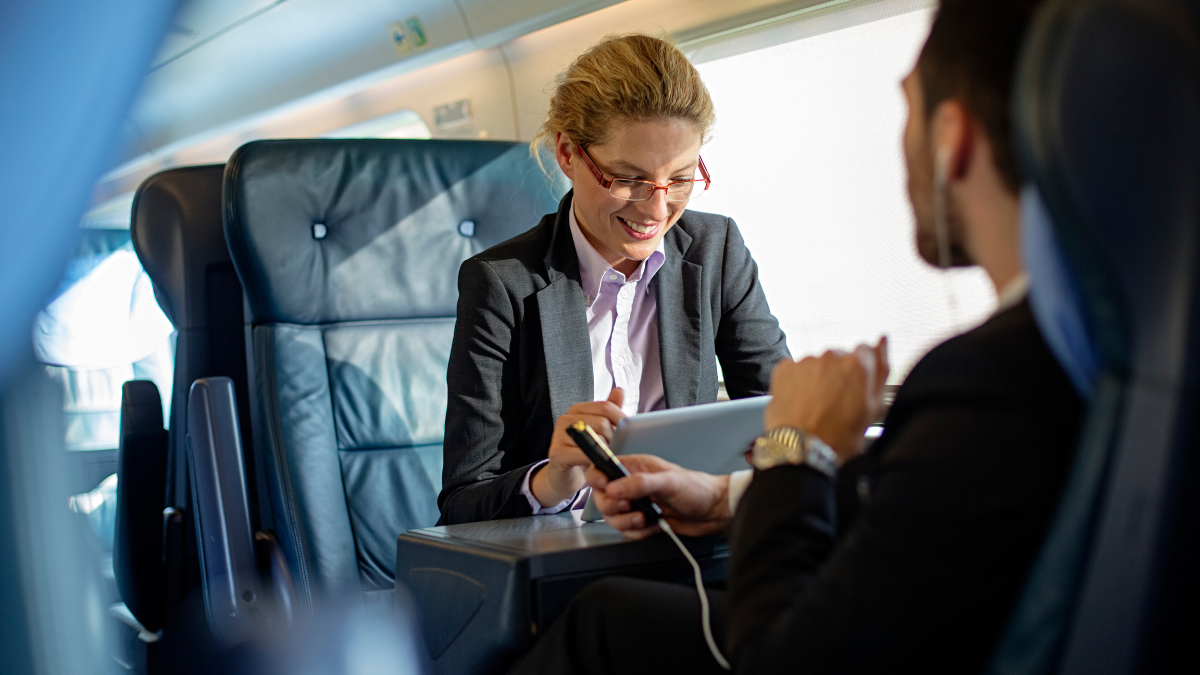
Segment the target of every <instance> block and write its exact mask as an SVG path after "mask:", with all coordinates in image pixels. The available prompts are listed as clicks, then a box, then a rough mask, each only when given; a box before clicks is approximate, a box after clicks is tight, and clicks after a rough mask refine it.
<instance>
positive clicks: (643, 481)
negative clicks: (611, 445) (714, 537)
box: [587, 455, 730, 539]
mask: <svg viewBox="0 0 1200 675" xmlns="http://www.w3.org/2000/svg"><path fill="white" fill-rule="evenodd" d="M621 463H622V464H624V465H625V468H627V469H629V473H630V475H629V476H628V477H627V478H620V479H617V480H614V481H609V480H608V478H607V477H605V475H604V474H603V473H601V472H600V470H599V469H596V468H592V469H591V470H590V471H588V474H587V482H588V485H590V486H592V498H593V499H595V500H596V508H598V509H599V510H600V513H602V514H604V522H606V523H608V524H609V525H610V526H611V527H612V528H613V529H616V530H620V531H621V532H623V533H624V534H625V536H627V537H629V538H631V539H640V538H642V537H645V536H646V535H649V534H653V533H654V532H657V531H658V530H659V527H658V526H657V525H654V526H652V527H646V516H645V515H644V514H642V512H641V511H631V510H630V508H631V507H630V502H632V501H633V500H635V499H638V498H640V497H650V498H651V499H653V500H654V502H655V503H657V504H658V506H659V508H661V509H662V511H663V516H664V517H665V518H666V519H667V522H669V523H671V528H672V529H673V530H675V531H676V532H678V533H679V534H686V535H688V536H692V537H699V536H704V535H708V534H716V533H717V532H720V531H721V529H722V528H723V527H725V524H726V523H727V522H729V518H730V514H729V476H713V475H711V474H707V473H704V472H701V471H689V470H687V469H685V468H683V467H681V466H679V465H678V464H672V463H671V462H668V461H667V460H665V459H662V458H659V457H655V456H654V455H622V456H621Z"/></svg>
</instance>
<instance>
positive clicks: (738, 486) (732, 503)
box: [525, 469, 754, 517]
mask: <svg viewBox="0 0 1200 675" xmlns="http://www.w3.org/2000/svg"><path fill="white" fill-rule="evenodd" d="M525 480H526V481H528V480H529V479H528V478H526V479H525ZM752 480H754V469H742V470H741V471H734V472H733V473H731V474H729V515H730V516H731V517H732V516H733V514H735V513H737V507H738V502H740V501H742V495H744V494H746V488H748V487H750V481H752ZM534 501H535V502H536V501H537V500H534Z"/></svg>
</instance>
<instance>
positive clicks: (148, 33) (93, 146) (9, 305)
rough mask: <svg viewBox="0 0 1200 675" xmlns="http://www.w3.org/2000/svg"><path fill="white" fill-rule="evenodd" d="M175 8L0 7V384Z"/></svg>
mask: <svg viewBox="0 0 1200 675" xmlns="http://www.w3.org/2000/svg"><path fill="white" fill-rule="evenodd" d="M175 6H176V3H174V2H170V1H165V2H152V1H150V0H117V1H114V2H105V3H88V2H82V3H81V2H64V1H63V0H54V1H46V2H5V3H0V95H2V96H3V100H4V101H5V106H4V108H3V109H2V112H0V156H2V157H4V160H5V161H4V165H3V166H2V167H0V204H3V205H4V220H3V222H0V241H3V242H4V248H3V250H2V251H0V288H3V289H4V294H3V296H0V316H3V317H4V321H3V322H0V378H2V377H3V373H4V372H5V371H6V365H7V363H8V362H9V360H10V358H11V357H12V356H14V355H16V354H25V353H27V352H28V344H29V332H30V324H31V322H32V320H33V316H34V313H35V312H36V311H37V310H38V309H40V307H41V306H42V305H43V304H44V303H45V301H46V298H47V296H48V295H49V294H50V293H51V292H53V290H54V287H55V284H56V283H57V282H58V280H59V276H60V275H61V274H62V271H63V265H64V264H65V263H66V261H67V255H68V253H69V251H70V247H71V243H72V242H73V241H75V240H76V238H77V237H78V234H79V229H78V225H79V219H80V216H82V214H83V211H84V209H85V208H86V206H87V203H88V200H89V198H90V196H91V192H90V191H91V188H92V185H93V184H94V182H95V180H96V179H97V178H98V177H99V176H100V174H101V173H102V172H103V171H104V170H106V169H107V168H109V163H110V162H111V160H112V153H113V150H114V149H115V148H114V147H113V146H114V140H115V139H116V138H117V137H118V136H119V134H118V133H117V129H118V126H119V125H120V122H121V119H122V116H123V115H124V114H125V111H126V110H127V109H128V107H129V103H130V101H132V99H133V96H134V94H135V93H136V91H137V88H138V85H139V84H140V83H141V79H142V75H143V73H145V69H146V66H147V64H148V63H149V61H150V58H151V57H152V56H153V54H154V51H155V50H156V49H157V47H158V43H159V38H160V37H161V36H162V34H163V31H164V30H165V29H166V27H167V24H168V22H169V21H170V19H171V17H172V16H173V15H174V10H175Z"/></svg>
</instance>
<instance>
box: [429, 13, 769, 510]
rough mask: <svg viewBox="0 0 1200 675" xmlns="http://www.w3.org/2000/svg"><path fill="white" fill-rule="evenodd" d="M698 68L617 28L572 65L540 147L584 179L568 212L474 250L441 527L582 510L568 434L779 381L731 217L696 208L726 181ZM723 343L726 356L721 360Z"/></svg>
mask: <svg viewBox="0 0 1200 675" xmlns="http://www.w3.org/2000/svg"><path fill="white" fill-rule="evenodd" d="M712 124H713V110H712V100H711V99H710V98H709V95H708V91H707V90H706V89H705V87H704V83H703V82H701V81H700V75H699V73H697V72H696V69H695V68H693V67H692V65H691V63H689V62H688V60H687V58H686V57H685V56H684V55H683V54H682V53H681V52H680V51H679V50H678V49H677V48H676V47H675V46H674V45H673V44H671V43H669V42H667V41H665V40H661V39H658V38H653V37H649V36H645V35H628V36H622V37H610V38H607V39H605V40H603V41H602V42H600V43H599V44H598V45H596V46H594V47H592V48H591V49H590V50H588V51H587V52H586V53H585V54H583V55H582V56H580V57H579V58H578V59H577V60H576V61H575V62H574V63H573V64H571V67H570V68H569V69H568V70H567V72H566V73H565V74H564V75H562V76H561V77H560V79H559V82H558V86H557V89H556V91H555V93H554V96H553V97H552V99H551V102H550V113H549V115H548V117H547V119H546V122H545V124H544V125H543V126H542V129H541V131H540V133H539V134H538V136H537V138H535V139H534V142H533V149H534V151H535V152H536V151H537V146H538V144H543V145H545V146H547V147H548V148H549V149H550V150H552V151H553V152H554V156H555V159H556V161H557V163H558V167H559V168H560V169H561V170H562V171H563V173H564V174H566V176H567V177H568V178H569V179H570V181H571V183H572V186H573V189H572V190H571V192H569V193H567V195H566V196H565V197H564V198H563V200H562V203H561V204H560V206H559V210H558V213H556V214H550V215H547V216H546V217H545V218H543V219H542V222H541V223H539V224H538V225H537V227H535V228H533V229H532V230H530V231H528V232H526V233H525V234H523V235H520V236H518V237H516V238H514V239H511V240H509V241H507V242H504V243H502V244H499V245H497V246H495V247H493V248H491V249H489V250H487V251H484V252H483V253H481V254H479V255H477V256H475V257H474V258H471V259H470V260H468V261H466V262H465V263H463V266H462V269H461V270H460V271H459V276H458V287H459V301H458V323H457V324H456V325H455V329H454V344H453V346H452V347H451V350H450V367H449V373H448V382H449V391H450V399H449V403H448V407H447V411H446V441H445V468H444V470H443V489H442V493H441V495H440V496H439V497H438V505H439V507H440V508H441V510H442V517H441V521H440V523H441V524H453V523H463V522H472V521H479V520H489V519H494V518H512V517H517V516H527V515H530V514H547V513H558V512H560V511H562V510H564V509H567V508H571V507H572V506H575V507H581V506H582V502H583V496H584V492H585V491H584V474H585V471H586V469H587V467H588V466H589V465H590V463H589V462H588V460H587V458H586V457H585V456H584V455H583V452H582V451H580V450H579V448H578V447H576V446H575V444H574V443H573V442H572V441H571V439H570V437H569V436H567V434H566V431H565V430H566V428H567V426H569V425H570V424H571V423H573V422H574V421H576V420H583V421H584V422H586V423H588V424H589V425H591V426H592V427H593V428H595V429H596V430H597V431H599V432H600V433H601V434H603V435H604V436H606V437H608V438H611V437H612V432H613V430H614V428H615V427H616V425H617V423H618V422H619V421H620V420H621V419H622V418H624V417H625V416H627V415H632V414H635V413H639V412H645V411H649V410H659V409H662V408H674V407H680V406H686V405H694V404H698V403H708V402H711V401H715V400H716V398H717V369H716V360H717V359H719V360H720V362H721V368H722V371H723V372H724V375H725V386H726V388H727V390H728V391H729V393H730V395H731V396H733V397H735V398H736V397H744V396H756V395H760V394H765V393H766V392H767V390H768V386H769V384H770V374H771V370H772V368H773V367H774V366H775V364H776V363H777V362H778V361H779V360H780V359H783V358H787V357H788V356H789V354H788V351H787V347H786V346H785V344H784V336H783V333H782V331H780V329H779V323H778V322H777V321H776V320H775V317H773V316H771V312H770V309H769V308H768V307H767V301H766V297H765V296H764V295H763V291H762V287H761V286H760V285H759V282H758V268H757V266H756V265H755V264H754V260H753V259H752V258H751V257H750V252H749V251H747V250H746V246H745V244H744V243H743V242H742V237H741V234H740V233H739V232H738V229H737V227H736V226H735V225H734V224H733V221H732V220H730V219H728V218H725V217H723V216H716V215H712V214H706V213H697V212H695V211H684V208H685V207H686V206H687V204H688V203H689V201H691V200H692V199H695V198H696V197H697V196H699V195H700V194H702V193H703V192H704V191H705V190H706V189H708V187H709V185H710V184H711V177H710V175H709V173H708V170H707V167H705V166H704V163H703V161H702V160H701V158H700V146H701V143H702V141H703V139H704V138H705V136H706V135H707V134H708V132H709V130H710V129H711V127H712ZM714 357H715V358H714Z"/></svg>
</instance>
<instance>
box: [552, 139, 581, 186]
mask: <svg viewBox="0 0 1200 675" xmlns="http://www.w3.org/2000/svg"><path fill="white" fill-rule="evenodd" d="M554 161H556V162H558V168H560V169H562V172H563V173H564V174H566V176H567V178H568V179H570V180H571V181H574V180H575V165H576V163H577V162H576V160H575V142H574V141H572V140H571V137H570V136H567V135H566V134H564V133H563V132H561V131H559V132H557V133H555V134H554Z"/></svg>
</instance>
